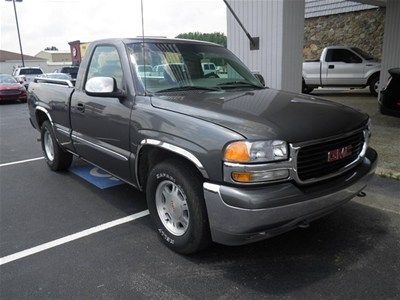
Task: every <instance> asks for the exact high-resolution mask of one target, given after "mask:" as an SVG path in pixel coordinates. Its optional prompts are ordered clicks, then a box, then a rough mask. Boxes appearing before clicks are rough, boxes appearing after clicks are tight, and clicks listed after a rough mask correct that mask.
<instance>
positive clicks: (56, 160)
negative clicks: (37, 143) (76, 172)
mask: <svg viewBox="0 0 400 300" xmlns="http://www.w3.org/2000/svg"><path fill="white" fill-rule="evenodd" d="M46 132H48V133H49V135H50V138H51V141H52V146H53V157H50V156H49V155H48V153H47V152H46V149H45V135H46ZM40 137H41V144H42V151H43V155H44V158H45V159H46V162H47V165H48V166H49V167H50V169H52V170H53V171H63V170H67V169H68V168H69V167H70V166H71V163H72V159H73V157H72V154H71V153H68V152H66V151H64V149H62V148H61V147H60V145H59V144H58V142H57V140H56V138H55V135H54V131H53V127H52V126H51V124H50V122H49V121H44V122H43V124H42V127H41V135H40Z"/></svg>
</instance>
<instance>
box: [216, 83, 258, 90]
mask: <svg viewBox="0 0 400 300" xmlns="http://www.w3.org/2000/svg"><path fill="white" fill-rule="evenodd" d="M217 85H218V86H220V87H224V86H226V87H233V88H234V87H242V86H244V85H247V86H251V87H255V88H259V89H263V88H264V87H262V86H259V85H257V84H254V83H251V82H247V81H230V82H222V83H218V84H217Z"/></svg>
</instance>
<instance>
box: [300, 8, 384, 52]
mask: <svg viewBox="0 0 400 300" xmlns="http://www.w3.org/2000/svg"><path fill="white" fill-rule="evenodd" d="M384 26H385V8H376V9H369V10H363V11H358V12H350V13H343V14H337V15H330V16H322V17H316V18H308V19H305V27H304V50H303V53H304V58H305V59H318V58H319V56H320V54H321V51H322V49H324V48H325V47H327V46H333V45H343V46H355V47H358V48H360V49H363V50H364V51H366V52H368V53H370V54H372V55H373V56H375V57H377V58H381V55H382V44H383V32H384Z"/></svg>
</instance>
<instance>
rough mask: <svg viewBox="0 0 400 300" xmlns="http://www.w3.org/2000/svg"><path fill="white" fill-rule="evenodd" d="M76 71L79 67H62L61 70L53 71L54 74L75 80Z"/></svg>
mask: <svg viewBox="0 0 400 300" xmlns="http://www.w3.org/2000/svg"><path fill="white" fill-rule="evenodd" d="M78 69H79V67H77V66H70V67H62V68H61V69H57V70H55V71H54V73H64V74H68V75H69V76H71V78H72V79H76V76H77V75H78Z"/></svg>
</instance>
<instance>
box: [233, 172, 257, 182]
mask: <svg viewBox="0 0 400 300" xmlns="http://www.w3.org/2000/svg"><path fill="white" fill-rule="evenodd" d="M251 177H252V176H251V173H247V172H232V179H233V180H234V181H236V182H245V183H246V182H251V181H252V178H251Z"/></svg>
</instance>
